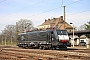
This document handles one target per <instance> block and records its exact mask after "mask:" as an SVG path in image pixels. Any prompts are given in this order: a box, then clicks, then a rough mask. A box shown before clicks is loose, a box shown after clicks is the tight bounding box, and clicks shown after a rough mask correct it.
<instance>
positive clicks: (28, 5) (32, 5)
mask: <svg viewBox="0 0 90 60" xmlns="http://www.w3.org/2000/svg"><path fill="white" fill-rule="evenodd" d="M41 1H43V0H39V1H36V2H33V4H30V5H28V6H26V7H24V8H21V9H19V10H17V11H15V12H13V13H11V14H8V15H6V16H4V17H7V16H10V15H12V14H15V13H17V12H19V11H21V10H24V9H26V8H28V7H30V6H33V5H35V4H38V3H39V2H41Z"/></svg>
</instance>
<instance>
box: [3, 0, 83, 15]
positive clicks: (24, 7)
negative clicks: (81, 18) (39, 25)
mask: <svg viewBox="0 0 90 60" xmlns="http://www.w3.org/2000/svg"><path fill="white" fill-rule="evenodd" d="M40 1H42V0H40ZM40 1H37V2H35V3H33V4H31V5H29V6H27V7H24V8H22V9H20V10H17V11H15V12H13V13H12V14H14V13H17V12H19V11H21V10H24V9H26V8H28V7H30V6H33V5H35V4H37V3H39V2H40ZM80 1H82V0H79V1H75V2H72V3H69V4H67V5H65V6H68V5H71V4H74V3H77V2H80ZM62 4H63V0H62ZM60 8H62V5H61V6H59V7H56V8H53V9H50V10H47V11H44V12H41V13H38V14H34V15H32V16H29V17H33V16H37V15H40V14H44V13H47V12H50V11H53V10H56V9H60ZM12 14H8V15H7V16H9V15H12ZM7 16H4V17H7Z"/></svg>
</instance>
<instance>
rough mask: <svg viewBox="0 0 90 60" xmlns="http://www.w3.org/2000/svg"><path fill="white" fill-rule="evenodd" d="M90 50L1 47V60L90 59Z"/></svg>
mask: <svg viewBox="0 0 90 60" xmlns="http://www.w3.org/2000/svg"><path fill="white" fill-rule="evenodd" d="M88 52H89V50H67V51H61V50H39V49H22V48H14V47H6V48H5V47H3V48H0V60H90V52H89V53H88Z"/></svg>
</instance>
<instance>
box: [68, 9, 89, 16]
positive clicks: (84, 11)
mask: <svg viewBox="0 0 90 60" xmlns="http://www.w3.org/2000/svg"><path fill="white" fill-rule="evenodd" d="M88 11H90V10H86V11H80V12H77V13H72V14H68V15H67V16H69V15H74V14H79V13H84V12H88Z"/></svg>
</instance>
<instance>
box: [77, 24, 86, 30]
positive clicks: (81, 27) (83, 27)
mask: <svg viewBox="0 0 90 60" xmlns="http://www.w3.org/2000/svg"><path fill="white" fill-rule="evenodd" d="M85 27H86V26H85V25H81V26H80V27H79V28H78V30H80V31H81V30H85Z"/></svg>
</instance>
